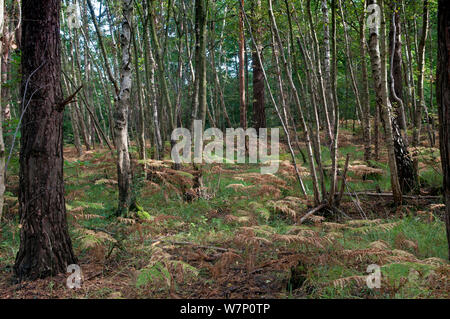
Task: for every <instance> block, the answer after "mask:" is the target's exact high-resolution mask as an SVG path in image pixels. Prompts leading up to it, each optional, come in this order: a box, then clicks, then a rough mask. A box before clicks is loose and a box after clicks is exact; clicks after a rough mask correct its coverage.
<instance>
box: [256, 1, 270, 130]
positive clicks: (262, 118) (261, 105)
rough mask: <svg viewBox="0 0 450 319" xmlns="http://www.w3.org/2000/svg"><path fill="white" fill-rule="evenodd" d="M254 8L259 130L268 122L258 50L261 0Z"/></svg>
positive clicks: (260, 33)
mask: <svg viewBox="0 0 450 319" xmlns="http://www.w3.org/2000/svg"><path fill="white" fill-rule="evenodd" d="M253 9H254V15H255V16H254V17H253V23H252V24H253V30H254V35H255V41H256V46H253V51H252V63H253V64H252V65H253V117H254V119H253V121H254V123H255V124H254V126H255V129H256V131H257V132H259V129H260V128H265V127H266V126H267V124H266V108H265V101H264V94H265V86H264V75H263V72H262V66H261V65H260V64H259V60H258V54H257V52H256V51H258V52H259V53H260V54H261V50H262V45H261V35H262V29H261V22H262V20H261V0H257V1H256V7H254V8H253Z"/></svg>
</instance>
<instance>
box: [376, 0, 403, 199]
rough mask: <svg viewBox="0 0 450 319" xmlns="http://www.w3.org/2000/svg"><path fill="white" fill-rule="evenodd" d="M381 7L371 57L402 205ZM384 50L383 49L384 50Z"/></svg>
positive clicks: (394, 182)
mask: <svg viewBox="0 0 450 319" xmlns="http://www.w3.org/2000/svg"><path fill="white" fill-rule="evenodd" d="M370 3H375V4H376V1H373V0H372V1H369V4H370ZM380 8H381V15H382V17H381V21H382V22H381V30H380V28H379V27H378V26H374V27H371V28H370V41H369V47H370V58H371V62H372V74H373V79H374V84H375V93H376V101H377V107H379V108H380V113H381V119H382V121H383V126H384V133H385V141H386V147H387V151H388V162H389V168H390V171H391V187H392V193H393V194H394V201H395V203H396V205H401V203H402V191H401V187H400V182H399V179H398V171H397V163H396V158H395V148H394V138H393V133H392V126H391V120H392V117H391V108H392V107H391V103H390V101H389V98H388V90H387V82H386V77H387V72H386V62H385V61H384V62H383V60H385V56H386V52H383V53H380V42H381V48H382V50H383V49H384V50H385V45H383V42H384V41H385V37H384V35H385V28H384V24H383V20H384V17H383V1H380ZM384 50H383V51H384Z"/></svg>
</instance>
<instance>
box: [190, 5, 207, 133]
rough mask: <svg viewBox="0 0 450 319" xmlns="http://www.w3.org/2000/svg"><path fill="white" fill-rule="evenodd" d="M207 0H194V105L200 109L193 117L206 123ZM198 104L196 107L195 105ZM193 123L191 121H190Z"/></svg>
mask: <svg viewBox="0 0 450 319" xmlns="http://www.w3.org/2000/svg"><path fill="white" fill-rule="evenodd" d="M207 6H208V0H195V40H196V43H195V81H196V85H195V91H194V95H195V96H196V98H195V101H196V102H195V105H196V107H195V108H196V109H198V110H199V111H200V114H199V115H196V117H195V118H194V119H199V120H202V122H203V126H205V124H206V111H207V107H208V106H207V100H206V98H207V91H206V42H207V28H206V22H207V15H208V10H207V8H208V7H207ZM197 106H198V107H197ZM192 123H193V122H192Z"/></svg>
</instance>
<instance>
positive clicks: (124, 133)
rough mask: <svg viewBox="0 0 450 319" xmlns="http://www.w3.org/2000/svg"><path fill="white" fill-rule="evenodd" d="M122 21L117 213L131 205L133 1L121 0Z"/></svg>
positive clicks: (126, 211)
mask: <svg viewBox="0 0 450 319" xmlns="http://www.w3.org/2000/svg"><path fill="white" fill-rule="evenodd" d="M122 3H123V18H124V20H123V22H122V29H121V35H120V44H121V46H122V68H121V80H120V91H119V95H118V99H117V104H116V110H115V112H114V122H115V123H114V131H115V136H116V149H117V176H118V186H119V205H118V210H117V215H119V216H120V215H125V214H127V213H128V209H129V207H130V205H131V161H130V153H129V151H128V112H129V109H130V92H131V85H132V74H131V25H132V22H131V21H132V20H131V19H132V13H133V1H132V0H123V1H122Z"/></svg>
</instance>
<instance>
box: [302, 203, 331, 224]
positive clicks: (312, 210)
mask: <svg viewBox="0 0 450 319" xmlns="http://www.w3.org/2000/svg"><path fill="white" fill-rule="evenodd" d="M326 206H327V204H321V205H319V206H317V207H316V208H313V209H311V210H310V211H309V212H308V213H306V215H305V216H303V217H302V218H300V220H299V223H300V224H301V223H303V222H304V221H305V220H306V219H307V218H308V217H309V216H311V215H312V214H314V213H316V212H318V211H319V210H321V209H322V208H325V207H326Z"/></svg>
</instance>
